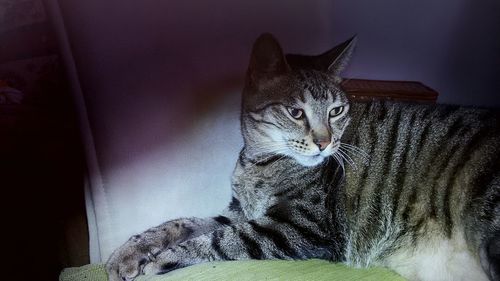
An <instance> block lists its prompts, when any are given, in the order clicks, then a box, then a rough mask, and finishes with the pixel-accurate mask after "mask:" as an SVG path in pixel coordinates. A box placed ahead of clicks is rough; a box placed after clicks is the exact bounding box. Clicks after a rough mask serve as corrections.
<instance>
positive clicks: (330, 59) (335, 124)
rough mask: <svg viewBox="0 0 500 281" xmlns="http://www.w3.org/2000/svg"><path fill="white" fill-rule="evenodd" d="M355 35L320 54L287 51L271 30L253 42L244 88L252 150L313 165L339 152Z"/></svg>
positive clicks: (244, 109)
mask: <svg viewBox="0 0 500 281" xmlns="http://www.w3.org/2000/svg"><path fill="white" fill-rule="evenodd" d="M355 42H356V38H351V39H349V40H348V41H346V42H344V43H342V44H340V45H338V46H336V47H334V48H333V49H331V50H329V51H327V52H325V53H323V54H321V55H318V56H302V55H286V56H285V55H284V54H283V51H282V49H281V47H280V45H279V43H278V41H277V40H276V39H275V38H274V37H273V36H272V35H270V34H263V35H261V36H260V37H259V38H258V39H257V40H256V42H255V44H254V46H253V49H252V55H251V59H250V65H249V67H248V72H247V76H246V82H245V88H244V90H243V104H242V105H243V106H242V131H243V137H244V140H245V146H246V150H247V151H248V152H249V153H251V154H252V155H253V156H257V157H258V156H264V157H265V156H269V155H285V156H289V157H292V158H293V159H295V160H296V161H297V162H298V163H300V164H301V165H303V166H315V165H318V164H320V163H321V162H323V161H324V160H325V159H326V158H328V157H329V156H332V155H334V154H335V153H337V151H338V149H339V145H340V137H341V136H342V134H343V132H344V130H345V128H346V126H347V125H348V123H349V117H348V115H347V113H348V111H349V102H348V100H347V97H346V93H345V92H344V91H343V90H342V87H341V86H340V82H341V78H340V76H339V75H340V72H341V71H342V70H343V69H344V67H345V66H346V65H347V63H348V60H349V58H350V56H351V54H352V52H353V49H354V45H355Z"/></svg>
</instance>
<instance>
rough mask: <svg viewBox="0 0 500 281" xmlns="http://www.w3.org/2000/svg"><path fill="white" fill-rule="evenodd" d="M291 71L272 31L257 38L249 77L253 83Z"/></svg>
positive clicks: (251, 58)
mask: <svg viewBox="0 0 500 281" xmlns="http://www.w3.org/2000/svg"><path fill="white" fill-rule="evenodd" d="M288 71H290V67H289V66H288V64H287V62H286V59H285V55H284V54H283V50H282V49H281V46H280V44H279V43H278V41H277V40H276V38H274V36H273V35H271V34H270V33H264V34H262V35H260V36H259V38H257V40H256V41H255V43H254V44H253V48H252V55H251V57H250V64H249V66H248V72H247V78H248V79H249V81H248V82H250V83H251V84H256V83H258V82H259V80H262V79H272V78H274V77H277V76H280V75H283V74H285V73H287V72H288Z"/></svg>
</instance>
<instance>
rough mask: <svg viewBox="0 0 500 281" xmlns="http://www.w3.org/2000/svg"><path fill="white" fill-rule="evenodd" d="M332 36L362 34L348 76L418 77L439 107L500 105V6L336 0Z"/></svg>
mask: <svg viewBox="0 0 500 281" xmlns="http://www.w3.org/2000/svg"><path fill="white" fill-rule="evenodd" d="M333 6H334V7H333V10H332V14H331V25H332V29H333V31H332V34H333V36H334V37H335V38H345V37H347V36H350V35H351V34H352V33H357V34H358V35H359V44H358V50H357V52H356V55H355V57H354V59H353V62H352V65H351V68H350V69H349V71H348V72H346V76H349V77H362V78H372V79H388V80H418V81H422V82H424V83H425V84H427V85H429V86H431V87H432V88H434V89H436V90H437V91H438V92H439V93H440V97H439V102H442V103H455V104H468V105H481V106H500V1H496V0H481V1H472V0H448V1H434V0H420V1H408V0H404V1H398V0H382V1H370V0H357V1H349V0H336V1H334V4H333Z"/></svg>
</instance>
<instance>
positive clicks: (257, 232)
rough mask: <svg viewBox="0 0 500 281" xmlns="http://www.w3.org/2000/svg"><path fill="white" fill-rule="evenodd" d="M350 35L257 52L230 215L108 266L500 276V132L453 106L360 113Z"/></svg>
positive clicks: (159, 234)
mask: <svg viewBox="0 0 500 281" xmlns="http://www.w3.org/2000/svg"><path fill="white" fill-rule="evenodd" d="M355 41H356V40H355V38H352V39H350V40H348V41H346V42H344V43H342V44H340V45H338V46H336V47H334V48H333V49H331V50H330V51H328V52H326V53H324V54H322V55H318V56H302V55H286V56H285V55H284V54H283V52H282V49H281V47H280V45H279V43H278V42H277V41H276V40H275V39H274V37H273V36H272V35H270V34H263V35H261V36H260V37H259V38H258V39H257V41H256V42H255V44H254V46H253V50H252V55H251V60H250V66H249V68H248V72H247V76H246V82H245V87H244V90H243V102H242V111H241V129H242V134H243V138H244V147H243V149H242V150H241V153H240V155H239V159H238V161H237V163H236V168H235V170H234V173H233V176H232V190H233V198H232V202H231V203H230V204H229V206H228V208H227V210H226V211H225V213H224V214H222V215H220V216H217V217H213V218H207V219H200V218H181V219H177V220H173V221H168V222H165V223H163V224H162V225H159V226H157V227H153V228H151V229H149V230H147V231H145V232H144V233H142V234H139V235H135V236H132V237H131V238H130V239H129V240H128V241H127V242H126V243H125V244H124V245H123V246H121V247H120V248H118V249H117V250H116V251H115V252H114V253H113V254H112V256H111V257H110V259H109V260H108V262H107V270H108V273H109V276H110V278H111V280H133V279H134V278H135V277H136V276H138V275H140V274H161V273H165V272H168V271H171V270H174V269H177V268H181V267H185V266H189V265H193V264H197V263H202V262H209V261H216V260H242V259H309V258H320V259H327V260H330V261H335V262H343V263H345V264H347V265H351V266H355V267H369V266H385V267H388V268H390V269H392V270H394V271H396V272H398V273H399V274H401V275H402V276H404V277H406V278H408V279H411V280H488V279H489V280H500V203H499V202H500V122H499V120H500V119H499V116H498V113H497V112H496V111H493V110H486V109H477V108H466V107H458V106H450V105H417V104H404V103H393V102H371V103H350V102H349V101H348V99H347V96H346V93H345V92H344V91H343V90H342V85H341V79H340V77H339V75H340V72H341V71H342V69H343V68H344V67H345V66H346V64H347V62H348V60H349V58H350V56H351V54H352V52H353V48H354V45H355Z"/></svg>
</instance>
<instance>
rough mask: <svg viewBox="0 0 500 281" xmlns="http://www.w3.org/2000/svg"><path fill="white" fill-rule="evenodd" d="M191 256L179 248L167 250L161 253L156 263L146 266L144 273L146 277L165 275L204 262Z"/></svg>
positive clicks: (156, 258) (152, 262)
mask: <svg viewBox="0 0 500 281" xmlns="http://www.w3.org/2000/svg"><path fill="white" fill-rule="evenodd" d="M189 254H190V253H189V251H186V250H185V249H181V248H178V247H176V248H170V249H166V250H164V251H163V252H161V253H159V254H158V255H157V256H156V257H155V260H154V261H151V262H149V263H147V264H145V265H144V268H143V273H144V274H146V275H150V274H164V273H167V272H170V271H172V270H175V269H178V268H183V267H186V266H190V265H193V264H196V263H200V262H202V260H201V259H196V258H195V259H193V258H192V257H190V255H189Z"/></svg>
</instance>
